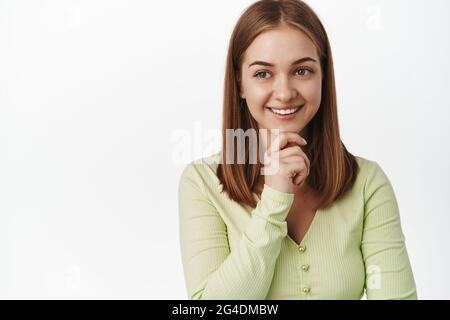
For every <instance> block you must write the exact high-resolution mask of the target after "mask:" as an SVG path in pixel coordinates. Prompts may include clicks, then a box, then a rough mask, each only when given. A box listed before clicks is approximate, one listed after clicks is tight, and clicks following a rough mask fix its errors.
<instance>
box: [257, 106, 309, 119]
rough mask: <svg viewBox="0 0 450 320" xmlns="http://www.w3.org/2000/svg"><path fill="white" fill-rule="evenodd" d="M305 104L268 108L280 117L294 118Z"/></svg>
mask: <svg viewBox="0 0 450 320" xmlns="http://www.w3.org/2000/svg"><path fill="white" fill-rule="evenodd" d="M303 106H304V104H303V105H301V106H298V107H295V108H292V109H272V108H269V107H266V108H267V109H269V111H270V113H271V114H272V115H274V116H275V117H276V118H278V119H281V120H292V119H294V118H295V117H296V115H297V113H298V112H299V111H300V110H301V109H302V108H303Z"/></svg>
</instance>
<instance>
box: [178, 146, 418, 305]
mask: <svg viewBox="0 0 450 320" xmlns="http://www.w3.org/2000/svg"><path fill="white" fill-rule="evenodd" d="M219 159H220V153H216V154H214V155H211V156H209V157H205V158H202V159H199V160H201V161H198V160H197V161H193V162H191V163H189V164H188V165H187V166H186V167H185V168H184V170H183V172H182V174H181V178H180V183H179V198H178V205H179V227H180V246H181V256H182V261H183V268H184V275H185V280H186V288H187V294H188V298H189V299H236V300H256V299H360V298H361V297H362V296H363V294H364V290H365V291H366V295H367V299H417V294H416V286H415V281H414V277H413V274H412V270H411V265H410V262H409V258H408V254H407V250H406V246H405V239H404V236H403V232H402V229H401V225H400V216H399V210H398V204H397V201H396V198H395V194H394V191H393V188H392V186H391V184H390V182H389V180H388V178H387V177H386V175H385V173H384V172H383V170H382V169H381V167H380V166H379V165H378V164H377V163H376V162H375V161H370V160H367V159H364V158H361V157H356V159H357V162H358V165H359V168H360V170H359V172H358V176H357V180H356V183H355V185H354V186H353V188H352V189H351V190H350V192H349V193H348V194H346V196H345V197H344V198H342V199H341V200H339V201H335V202H334V203H333V205H332V206H331V207H330V208H328V209H327V210H321V209H319V210H318V211H317V212H316V214H315V216H314V219H313V221H312V223H311V226H310V227H309V229H308V231H307V233H306V235H305V236H304V237H303V240H302V242H301V243H300V244H297V243H295V241H294V240H293V239H292V238H291V237H290V236H289V235H288V234H287V223H286V217H287V215H288V212H289V209H290V207H291V205H292V203H293V201H294V195H293V194H291V193H284V192H280V191H278V190H275V189H273V188H271V187H269V186H268V185H264V189H263V192H262V194H261V197H260V198H259V197H258V195H257V194H256V193H255V194H254V197H255V199H256V200H257V201H258V204H257V206H256V208H250V207H247V206H244V205H241V204H239V203H236V202H234V201H232V200H230V199H229V198H228V196H227V195H226V194H225V193H221V186H220V184H219V179H218V178H217V174H216V170H217V163H218V161H219Z"/></svg>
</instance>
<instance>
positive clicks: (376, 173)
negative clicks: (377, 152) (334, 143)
mask: <svg viewBox="0 0 450 320" xmlns="http://www.w3.org/2000/svg"><path fill="white" fill-rule="evenodd" d="M355 159H356V162H357V163H358V167H359V172H358V175H357V180H356V181H357V182H356V184H357V185H359V186H360V187H361V188H362V189H363V190H364V191H365V192H364V193H365V194H366V195H370V194H372V193H373V192H375V191H376V190H377V189H379V188H380V187H381V186H383V185H387V186H389V187H390V188H391V189H392V185H391V182H390V180H389V178H388V176H387V174H386V172H385V170H384V169H383V168H382V166H381V165H380V164H379V162H378V161H376V160H371V159H367V158H365V157H361V156H356V155H355Z"/></svg>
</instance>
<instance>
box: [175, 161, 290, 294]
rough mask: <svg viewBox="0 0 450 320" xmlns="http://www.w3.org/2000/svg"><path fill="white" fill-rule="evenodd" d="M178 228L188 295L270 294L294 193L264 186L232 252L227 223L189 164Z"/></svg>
mask: <svg viewBox="0 0 450 320" xmlns="http://www.w3.org/2000/svg"><path fill="white" fill-rule="evenodd" d="M178 200H179V201H178V205H179V228H180V229H179V231H180V246H181V256H182V262H183V269H184V275H185V281H186V287H187V292H188V297H189V299H224V300H225V299H236V300H253V299H265V297H266V295H267V293H268V291H269V288H270V285H271V282H272V278H273V273H274V269H275V264H276V260H277V258H278V255H279V253H280V249H281V241H282V240H283V238H284V237H285V236H286V234H287V223H286V221H285V219H286V217H287V214H288V212H289V209H290V207H291V205H292V203H293V200H294V195H293V194H290V193H283V192H279V191H278V190H275V189H272V188H270V187H269V186H267V185H265V186H264V189H263V192H262V194H261V199H260V201H259V202H258V204H257V206H256V208H255V209H254V210H253V211H252V215H251V218H250V220H249V222H248V224H247V226H246V228H245V232H243V234H242V238H241V240H240V242H239V244H238V246H236V247H235V248H233V250H232V251H231V252H230V247H229V244H228V236H227V227H226V224H225V223H224V220H223V219H222V217H221V216H220V215H219V213H218V212H217V210H216V208H215V207H214V205H213V204H212V203H211V202H210V200H209V199H208V197H207V193H206V191H205V185H204V181H203V180H202V177H201V176H200V174H199V173H198V171H197V170H196V168H195V165H192V164H189V165H188V166H187V167H186V168H185V169H184V171H183V173H182V174H181V178H180V183H179V199H178Z"/></svg>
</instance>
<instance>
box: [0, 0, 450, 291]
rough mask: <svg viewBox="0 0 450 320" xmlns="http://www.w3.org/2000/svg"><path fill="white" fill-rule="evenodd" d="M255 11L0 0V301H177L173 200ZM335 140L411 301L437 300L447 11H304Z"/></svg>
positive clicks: (402, 5)
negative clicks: (326, 71)
mask: <svg viewBox="0 0 450 320" xmlns="http://www.w3.org/2000/svg"><path fill="white" fill-rule="evenodd" d="M251 3H253V1H237V0H235V1H206V0H203V1H181V0H178V1H167V2H166V1H158V2H154V1H125V0H123V1H110V0H108V1H106V0H104V1H98V0H97V1H67V0H65V1H61V0H58V1H56V0H54V1H12V0H11V1H5V0H0V298H7V299H10V298H24V299H28V298H40V299H47V298H60V299H65V298H74V299H77V298H87V299H91V298H94V299H96V298H100V299H109V298H114V299H116V298H117V299H119V298H123V299H131V298H136V299H185V298H186V297H187V296H186V291H185V284H184V276H183V271H182V266H181V260H180V249H179V238H178V206H177V197H178V194H177V188H178V180H179V175H180V173H181V170H182V169H183V167H184V165H185V164H186V163H187V162H188V161H189V160H193V159H196V158H198V157H200V156H205V155H208V154H211V153H212V152H216V151H217V150H218V148H219V146H220V140H219V137H218V136H217V132H218V133H219V134H220V126H221V113H222V98H223V75H224V67H225V55H226V50H227V46H228V40H229V38H230V35H231V31H232V29H233V27H234V24H235V22H236V21H237V19H238V17H239V15H240V14H241V13H242V12H243V10H245V8H246V7H247V6H248V5H250V4H251ZM308 3H309V4H310V5H311V6H312V8H313V9H315V11H316V12H317V13H318V15H319V17H320V18H321V20H322V22H323V24H324V25H325V28H326V29H327V32H328V35H329V38H330V42H331V46H332V50H333V55H334V62H335V73H336V80H337V93H338V102H339V106H338V107H339V119H340V127H341V133H342V137H343V141H344V143H345V144H346V146H347V148H348V149H349V150H350V151H351V152H352V153H354V154H356V155H359V156H362V157H365V158H368V159H371V160H375V161H377V162H378V163H379V164H380V165H381V167H382V168H383V169H384V171H385V172H386V174H387V175H388V177H389V178H390V180H391V183H392V184H393V186H394V189H395V191H396V195H397V199H398V202H399V206H400V210H401V219H402V226H403V230H404V234H405V236H406V242H407V248H408V252H409V256H410V260H411V263H412V266H413V271H414V276H415V279H416V283H417V291H418V295H419V298H422V299H432V298H436V299H443V298H446V299H450V288H449V285H450V272H449V270H450V250H449V245H450V236H449V233H448V229H449V227H450V212H449V209H448V196H449V194H450V173H449V163H450V156H449V145H450V139H449V133H450V129H449V120H450V117H449V113H450V112H449V109H450V95H449V90H448V87H449V77H450V66H449V59H448V57H449V56H450V50H449V40H448V39H450V35H449V31H450V26H449V24H450V23H449V21H450V17H449V15H450V10H449V9H450V8H449V2H448V1H446V0H433V1H427V2H423V1H418V0H417V1H406V0H396V1H387V0H385V1H361V0H345V1H333V0H326V1H324V0H320V1H319V0H316V1H308Z"/></svg>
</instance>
